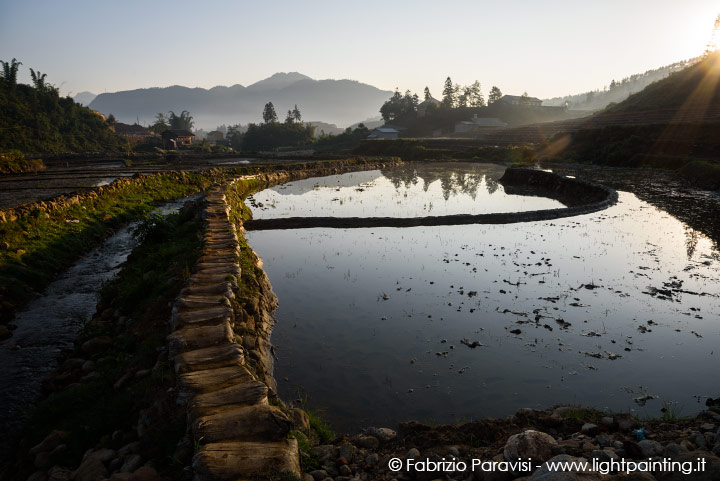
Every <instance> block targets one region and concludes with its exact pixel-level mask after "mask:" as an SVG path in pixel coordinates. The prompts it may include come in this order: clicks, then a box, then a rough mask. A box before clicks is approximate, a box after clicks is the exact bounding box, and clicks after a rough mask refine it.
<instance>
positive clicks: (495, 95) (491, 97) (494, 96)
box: [488, 85, 503, 104]
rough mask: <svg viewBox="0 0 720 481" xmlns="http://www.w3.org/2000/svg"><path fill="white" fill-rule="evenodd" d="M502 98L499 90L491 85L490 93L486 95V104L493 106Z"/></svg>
mask: <svg viewBox="0 0 720 481" xmlns="http://www.w3.org/2000/svg"><path fill="white" fill-rule="evenodd" d="M502 96H503V94H502V92H501V91H500V89H499V88H497V87H496V86H495V85H493V87H492V88H491V89H490V93H489V94H488V103H489V104H494V103H495V102H497V101H498V100H500V99H501V98H502Z"/></svg>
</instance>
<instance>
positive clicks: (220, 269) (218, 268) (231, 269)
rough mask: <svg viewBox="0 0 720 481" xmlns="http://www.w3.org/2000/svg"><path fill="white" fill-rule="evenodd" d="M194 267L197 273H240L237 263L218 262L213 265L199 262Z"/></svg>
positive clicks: (236, 274) (237, 274)
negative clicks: (218, 263)
mask: <svg viewBox="0 0 720 481" xmlns="http://www.w3.org/2000/svg"><path fill="white" fill-rule="evenodd" d="M195 267H196V268H197V270H196V271H195V272H196V273H197V274H230V275H233V276H236V277H237V276H239V275H240V267H239V266H238V265H237V264H233V265H227V264H220V265H214V266H208V265H206V264H199V265H197V266H195Z"/></svg>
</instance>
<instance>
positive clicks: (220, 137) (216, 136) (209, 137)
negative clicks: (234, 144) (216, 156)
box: [205, 130, 225, 144]
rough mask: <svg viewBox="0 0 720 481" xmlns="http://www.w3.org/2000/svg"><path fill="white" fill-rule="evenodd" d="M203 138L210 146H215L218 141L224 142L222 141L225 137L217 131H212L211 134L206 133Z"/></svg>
mask: <svg viewBox="0 0 720 481" xmlns="http://www.w3.org/2000/svg"><path fill="white" fill-rule="evenodd" d="M205 138H206V139H207V140H208V142H210V143H211V144H217V141H218V140H224V139H225V135H223V133H222V132H220V131H219V130H213V131H212V132H208V134H207V137H205Z"/></svg>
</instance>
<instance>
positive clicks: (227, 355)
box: [174, 342, 245, 373]
mask: <svg viewBox="0 0 720 481" xmlns="http://www.w3.org/2000/svg"><path fill="white" fill-rule="evenodd" d="M174 361H175V371H176V372H179V373H181V372H188V371H202V370H207V369H217V368H220V367H230V366H236V365H241V364H242V363H243V362H244V361H245V353H244V351H243V349H242V348H241V347H240V346H239V345H237V344H236V343H234V342H233V343H230V344H220V345H219V346H212V347H206V348H203V349H196V350H194V351H187V352H183V353H182V354H178V355H177V356H175V359H174Z"/></svg>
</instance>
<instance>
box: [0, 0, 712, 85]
mask: <svg viewBox="0 0 720 481" xmlns="http://www.w3.org/2000/svg"><path fill="white" fill-rule="evenodd" d="M718 13H720V3H718V2H717V0H682V1H680V0H603V1H591V0H545V1H529V0H528V1H519V0H516V1H512V0H494V1H481V0H475V1H472V0H456V1H449V2H448V1H445V2H441V1H436V2H429V1H422V0H419V1H398V0H395V1H390V0H385V1H374V0H369V1H364V2H345V1H333V2H331V1H325V0H320V1H315V0H305V1H272V0H262V1H261V0H243V1H208V0H205V1H196V2H186V1H182V0H173V1H164V0H153V1H147V0H143V1H136V0H124V1H122V2H119V1H109V0H108V1H104V0H65V1H58V0H33V1H31V2H28V1H21V0H17V1H10V0H0V59H2V60H6V61H7V60H10V59H11V58H13V57H15V58H17V59H18V60H19V61H21V62H23V66H22V67H21V76H20V80H21V81H26V82H29V73H28V67H32V68H34V69H36V70H40V71H42V72H43V73H47V74H48V81H49V82H50V83H52V84H54V85H56V86H59V87H60V88H61V93H63V94H68V93H70V94H72V95H74V94H76V93H78V92H81V91H84V90H89V91H91V92H94V93H102V92H113V91H117V90H128V89H134V88H142V87H151V86H168V85H174V84H178V85H185V86H189V87H204V88H209V87H213V86H215V85H233V84H236V83H239V84H242V85H249V84H251V83H253V82H256V81H258V80H261V79H263V78H266V77H268V76H270V75H272V74H273V73H275V72H287V71H298V72H301V73H304V74H306V75H308V76H310V77H312V78H315V79H324V78H335V79H340V78H349V79H354V80H358V81H361V82H365V83H369V84H372V85H374V86H376V87H379V88H382V89H387V90H392V89H394V88H395V87H398V88H400V90H403V91H404V90H405V89H411V90H412V91H414V92H417V93H418V94H420V95H421V94H422V90H423V88H424V87H425V86H426V85H428V86H429V87H430V90H431V92H432V93H433V95H434V96H435V97H440V94H441V90H442V84H443V81H444V80H445V77H447V76H448V75H449V76H450V77H452V80H453V82H455V83H460V84H463V85H464V84H470V83H472V82H473V81H474V80H476V79H477V80H479V81H480V83H481V84H482V87H483V92H484V93H485V95H487V92H488V90H489V88H490V86H492V85H497V86H498V87H500V89H501V90H502V91H503V92H504V93H510V94H518V95H519V94H521V93H522V92H523V91H527V92H528V93H529V94H530V95H531V96H536V97H540V98H547V97H552V96H559V95H564V94H570V93H578V92H584V91H587V90H592V89H595V88H602V87H603V85H607V84H609V82H610V80H611V79H613V78H616V79H620V78H622V77H624V76H627V75H631V74H633V73H639V72H643V71H645V70H647V69H651V68H656V67H659V66H662V65H666V64H669V63H672V62H675V61H678V60H682V59H687V58H691V57H695V56H697V55H700V54H701V53H702V51H703V49H704V46H705V44H706V43H707V41H708V40H709V39H710V36H711V31H712V25H713V21H714V19H715V17H716V16H717V14H718Z"/></svg>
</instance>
